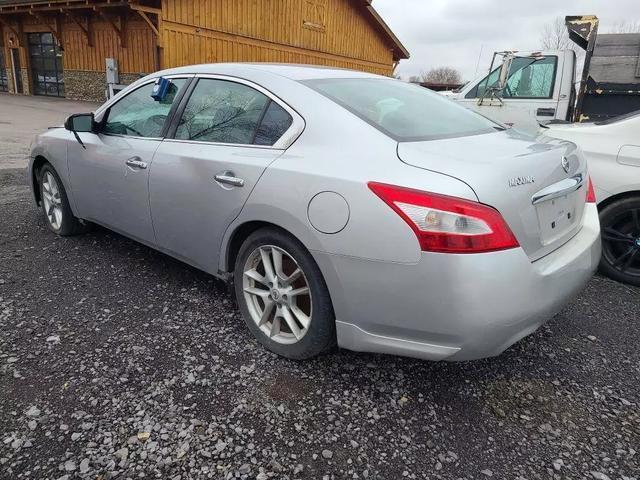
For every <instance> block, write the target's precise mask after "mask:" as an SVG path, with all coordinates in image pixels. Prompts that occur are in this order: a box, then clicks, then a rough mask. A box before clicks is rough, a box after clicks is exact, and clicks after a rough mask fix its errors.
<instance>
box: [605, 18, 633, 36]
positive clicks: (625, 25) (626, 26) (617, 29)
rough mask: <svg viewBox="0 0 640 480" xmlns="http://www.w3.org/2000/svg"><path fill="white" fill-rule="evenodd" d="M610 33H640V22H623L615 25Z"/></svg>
mask: <svg viewBox="0 0 640 480" xmlns="http://www.w3.org/2000/svg"><path fill="white" fill-rule="evenodd" d="M609 33H640V21H638V20H636V21H628V20H621V21H619V22H616V23H615V25H614V26H613V28H611V30H610V31H609Z"/></svg>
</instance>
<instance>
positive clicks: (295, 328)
mask: <svg viewBox="0 0 640 480" xmlns="http://www.w3.org/2000/svg"><path fill="white" fill-rule="evenodd" d="M234 288H235V294H236V300H237V303H238V306H239V308H240V311H241V313H242V315H243V317H244V320H245V322H246V324H247V326H248V327H249V330H251V332H252V333H253V335H254V336H255V337H256V338H257V339H258V341H259V342H260V343H261V344H262V345H264V346H265V347H266V348H267V349H269V350H271V351H272V352H274V353H276V354H278V355H281V356H283V357H286V358H290V359H293V360H305V359H309V358H312V357H315V356H317V355H320V354H322V353H325V352H327V351H329V350H331V349H332V348H333V347H334V346H335V344H336V340H335V339H336V333H335V317H334V313H333V307H332V304H331V298H330V296H329V291H328V289H327V286H326V284H325V282H324V279H323V277H322V273H321V272H320V269H319V268H318V266H317V264H316V263H315V261H314V259H313V257H312V256H311V254H310V253H309V252H308V251H307V250H306V248H305V247H304V246H303V245H302V244H301V243H300V242H299V241H298V240H297V239H295V238H293V237H292V236H290V235H289V234H287V233H285V232H283V231H280V230H278V229H275V228H263V229H260V230H257V231H256V232H254V233H252V234H251V235H250V236H249V237H248V238H247V239H246V240H245V241H244V243H243V244H242V246H241V247H240V251H239V252H238V256H237V259H236V263H235V270H234Z"/></svg>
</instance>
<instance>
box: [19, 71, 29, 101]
mask: <svg viewBox="0 0 640 480" xmlns="http://www.w3.org/2000/svg"><path fill="white" fill-rule="evenodd" d="M20 74H21V75H22V93H23V94H25V95H31V82H30V81H29V69H27V68H21V69H20Z"/></svg>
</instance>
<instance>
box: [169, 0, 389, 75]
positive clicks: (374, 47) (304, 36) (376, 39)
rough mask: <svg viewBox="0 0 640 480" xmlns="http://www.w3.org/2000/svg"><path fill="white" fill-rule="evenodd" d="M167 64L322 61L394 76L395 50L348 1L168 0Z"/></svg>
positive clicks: (322, 62) (330, 64) (325, 63)
mask: <svg viewBox="0 0 640 480" xmlns="http://www.w3.org/2000/svg"><path fill="white" fill-rule="evenodd" d="M162 11H163V21H162V28H161V34H162V44H163V46H164V49H163V67H175V66H181V65H188V64H191V63H203V62H246V61H257V62H287V63H307V64H321V65H329V66H335V67H344V68H352V69H357V70H365V71H369V72H374V73H381V74H386V75H389V74H391V73H392V71H393V54H392V52H391V49H390V47H389V46H388V45H387V44H386V42H385V41H384V39H383V37H382V35H381V34H380V33H379V32H378V31H377V30H376V29H375V28H374V27H373V26H372V25H371V23H370V22H369V21H368V20H367V19H366V18H365V16H364V13H363V12H362V11H361V10H360V9H359V7H357V6H356V5H355V3H354V2H351V1H347V0H163V1H162Z"/></svg>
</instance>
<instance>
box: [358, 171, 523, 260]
mask: <svg viewBox="0 0 640 480" xmlns="http://www.w3.org/2000/svg"><path fill="white" fill-rule="evenodd" d="M368 185H369V188H370V189H371V190H372V191H373V193H375V194H376V195H377V196H378V197H380V198H381V199H382V200H383V201H384V202H385V203H386V204H387V205H389V206H390V207H391V208H392V209H393V210H394V211H395V212H396V213H397V214H398V215H400V216H401V217H402V219H403V220H404V221H405V222H407V224H409V226H410V227H411V228H412V229H413V231H414V232H415V234H416V236H417V237H418V242H419V243H420V248H421V249H422V250H423V251H428V252H441V253H481V252H494V251H497V250H506V249H509V248H516V247H518V241H517V240H516V238H515V236H514V235H513V233H512V232H511V229H510V228H509V226H508V225H507V224H506V222H505V221H504V219H503V218H502V215H500V213H499V212H498V211H497V210H496V209H494V208H491V207H489V206H487V205H483V204H481V203H477V202H472V201H469V200H464V199H462V198H457V197H449V196H447V195H439V194H435V193H430V192H423V191H420V190H413V189H410V188H404V187H397V186H394V185H387V184H384V183H376V182H369V184H368Z"/></svg>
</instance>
